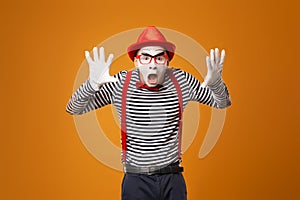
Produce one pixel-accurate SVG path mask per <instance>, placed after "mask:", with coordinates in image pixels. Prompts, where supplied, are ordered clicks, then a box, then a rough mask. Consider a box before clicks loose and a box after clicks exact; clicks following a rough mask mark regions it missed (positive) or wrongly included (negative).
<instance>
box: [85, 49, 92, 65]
mask: <svg viewBox="0 0 300 200" xmlns="http://www.w3.org/2000/svg"><path fill="white" fill-rule="evenodd" d="M84 53H85V58H86V60H87V62H88V63H89V64H91V63H92V62H93V60H92V58H91V56H90V52H88V51H85V52H84Z"/></svg>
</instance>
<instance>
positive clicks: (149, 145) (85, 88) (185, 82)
mask: <svg viewBox="0 0 300 200" xmlns="http://www.w3.org/2000/svg"><path fill="white" fill-rule="evenodd" d="M170 70H172V71H173V74H174V76H175V77H176V79H177V81H178V83H179V85H180V88H181V92H182V100H183V102H182V103H183V109H184V108H185V107H186V105H187V103H188V102H189V101H197V102H199V103H203V104H206V105H209V106H212V107H215V108H225V107H227V106H229V105H230V104H231V101H230V97H229V93H228V91H227V88H226V85H225V84H224V82H223V80H222V79H221V78H220V79H218V80H217V81H216V82H215V83H213V84H212V85H210V86H209V87H205V88H202V87H200V85H201V83H200V82H199V81H198V80H197V79H196V78H195V77H193V76H192V75H191V74H189V73H187V72H185V71H183V70H181V69H174V68H171V69H170ZM126 74H127V72H126V71H121V72H119V73H118V74H116V75H115V76H114V77H116V78H117V79H118V81H117V82H112V83H106V84H103V85H102V86H101V87H100V89H99V90H98V91H95V90H94V89H93V88H92V87H91V85H90V83H89V80H87V81H86V82H84V83H83V84H82V85H81V86H80V87H79V88H78V89H77V90H76V91H75V93H74V94H73V95H72V97H71V99H70V100H69V102H68V105H67V112H68V113H70V114H75V115H79V114H84V113H86V112H89V111H92V110H95V109H97V108H101V107H103V106H105V105H108V104H113V105H114V106H115V108H116V110H117V113H118V116H119V119H121V110H122V90H123V86H124V82H125V78H126ZM138 81H140V76H139V72H138V70H133V71H132V77H131V80H130V82H129V86H128V91H127V101H126V132H127V137H126V146H127V151H126V160H122V162H123V164H126V165H131V166H138V167H146V166H157V167H159V166H165V165H168V164H170V163H174V162H177V161H180V159H181V158H180V156H178V155H181V152H180V151H181V150H180V149H179V148H178V146H179V142H180V141H181V139H180V138H179V134H178V120H179V117H178V113H179V109H178V107H179V102H178V94H177V91H176V88H175V86H174V84H173V82H172V81H171V79H170V77H169V75H168V74H167V73H166V74H165V80H164V83H163V84H162V86H161V87H160V88H159V90H158V91H152V90H148V89H146V88H137V87H136V83H137V82H138Z"/></svg>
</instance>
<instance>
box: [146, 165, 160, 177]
mask: <svg viewBox="0 0 300 200" xmlns="http://www.w3.org/2000/svg"><path fill="white" fill-rule="evenodd" d="M155 171H157V169H156V168H155V167H154V166H150V167H147V171H146V174H147V175H153V174H155Z"/></svg>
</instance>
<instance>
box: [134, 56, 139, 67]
mask: <svg viewBox="0 0 300 200" xmlns="http://www.w3.org/2000/svg"><path fill="white" fill-rule="evenodd" d="M137 62H138V59H137V58H136V57H134V60H133V63H134V66H135V67H136V68H138V63H137Z"/></svg>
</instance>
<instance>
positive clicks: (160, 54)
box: [141, 51, 165, 57]
mask: <svg viewBox="0 0 300 200" xmlns="http://www.w3.org/2000/svg"><path fill="white" fill-rule="evenodd" d="M141 54H142V55H144V56H150V57H156V56H162V55H164V54H165V52H164V51H163V52H160V53H158V54H156V55H154V56H152V55H150V54H148V53H141Z"/></svg>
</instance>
